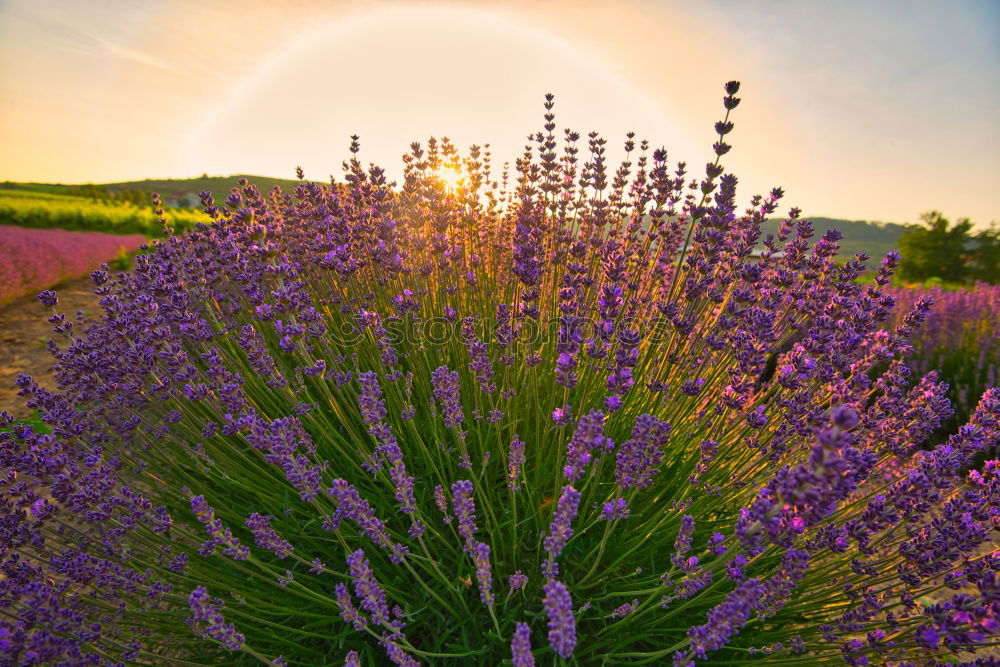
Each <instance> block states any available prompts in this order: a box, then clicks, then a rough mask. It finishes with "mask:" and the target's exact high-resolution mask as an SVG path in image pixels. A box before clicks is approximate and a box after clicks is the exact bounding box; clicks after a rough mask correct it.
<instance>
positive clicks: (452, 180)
mask: <svg viewBox="0 0 1000 667" xmlns="http://www.w3.org/2000/svg"><path fill="white" fill-rule="evenodd" d="M434 177H435V178H437V180H439V181H441V182H442V183H443V184H444V186H445V187H446V188H447V189H448V190H451V191H456V190H460V189H461V188H462V187H463V186H464V185H465V172H464V171H462V170H461V169H459V168H458V167H451V166H444V167H440V168H438V169H436V170H435V171H434Z"/></svg>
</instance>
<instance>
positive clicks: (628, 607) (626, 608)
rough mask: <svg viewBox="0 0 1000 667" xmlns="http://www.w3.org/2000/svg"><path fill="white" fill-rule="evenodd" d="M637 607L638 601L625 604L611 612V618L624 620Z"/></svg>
mask: <svg viewBox="0 0 1000 667" xmlns="http://www.w3.org/2000/svg"><path fill="white" fill-rule="evenodd" d="M638 606H639V600H632V601H631V602H626V603H625V604H623V605H621V606H619V607H617V608H615V610H614V611H612V612H611V618H625V617H626V616H628V615H629V614H631V613H632V612H633V611H635V609H636V607H638Z"/></svg>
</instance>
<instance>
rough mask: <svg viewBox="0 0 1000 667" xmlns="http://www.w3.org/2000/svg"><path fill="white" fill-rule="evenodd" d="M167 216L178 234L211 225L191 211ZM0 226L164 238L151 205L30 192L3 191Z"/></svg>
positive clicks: (201, 216) (203, 217)
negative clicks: (199, 224)
mask: <svg viewBox="0 0 1000 667" xmlns="http://www.w3.org/2000/svg"><path fill="white" fill-rule="evenodd" d="M165 215H166V217H167V219H168V220H169V221H170V223H171V225H172V226H173V228H174V230H176V231H184V230H186V229H190V228H191V227H193V226H194V224H195V223H197V222H207V221H208V217H207V216H205V215H204V214H202V213H200V212H195V211H190V210H180V209H171V210H168V211H167V212H166V213H165ZM0 225H16V226H18V227H26V228H31V229H66V230H72V231H95V232H105V233H108V234H144V235H146V236H161V235H162V234H163V230H162V227H161V225H160V222H159V218H158V217H157V216H156V215H155V214H154V213H153V211H152V208H151V206H149V205H146V206H144V207H140V206H136V205H135V204H133V203H131V202H129V201H119V202H104V203H102V202H99V201H94V200H91V199H84V198H82V197H74V196H68V195H60V194H52V193H45V192H39V191H30V190H8V189H0Z"/></svg>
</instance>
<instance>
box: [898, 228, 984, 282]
mask: <svg viewBox="0 0 1000 667" xmlns="http://www.w3.org/2000/svg"><path fill="white" fill-rule="evenodd" d="M920 220H921V223H922V224H919V225H908V226H907V228H906V231H905V232H903V234H902V235H901V236H900V237H899V240H898V241H897V245H898V246H899V252H900V254H901V255H902V261H901V262H900V265H899V276H900V277H901V278H902V279H904V280H913V281H920V282H923V281H925V280H928V279H930V278H939V279H941V280H942V281H944V282H949V283H966V282H971V281H973V280H983V281H986V282H997V281H998V275H997V269H998V265H1000V261H998V252H1000V229H997V227H996V225H995V224H994V225H993V226H991V227H990V228H989V229H986V230H982V231H980V232H979V233H977V234H972V228H973V225H972V221H971V220H969V219H968V218H962V219H960V220H959V221H958V222H956V223H955V224H952V223H951V221H949V220H948V219H947V218H945V217H944V215H942V214H941V212H940V211H930V212H928V213H924V214H923V215H922V216H920Z"/></svg>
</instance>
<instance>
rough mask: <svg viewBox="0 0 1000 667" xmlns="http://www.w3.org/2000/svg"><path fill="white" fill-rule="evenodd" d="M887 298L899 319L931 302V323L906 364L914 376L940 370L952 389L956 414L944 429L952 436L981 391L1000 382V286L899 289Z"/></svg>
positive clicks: (917, 339)
mask: <svg viewBox="0 0 1000 667" xmlns="http://www.w3.org/2000/svg"><path fill="white" fill-rule="evenodd" d="M888 293H889V294H890V295H892V296H893V297H894V298H895V299H896V313H897V314H898V313H901V312H906V311H907V310H909V309H911V308H912V307H913V305H914V304H915V303H916V302H917V301H918V300H919V299H923V298H930V299H932V300H933V303H934V306H933V308H932V309H931V311H930V314H929V315H928V317H927V321H926V322H925V323H924V325H923V326H922V327H921V328H920V332H919V333H918V334H917V335H915V336H914V337H913V341H912V343H913V352H912V353H911V354H910V355H909V356H908V358H907V359H908V362H907V363H908V365H909V366H910V369H911V370H912V371H913V372H914V373H915V374H916V375H918V376H923V375H926V374H927V373H930V372H931V371H936V372H937V373H938V375H939V376H940V377H941V379H942V380H944V381H945V382H946V383H947V384H948V385H949V390H948V398H949V399H951V401H952V405H953V407H954V408H955V415H954V416H953V417H952V418H950V419H949V420H946V422H945V426H944V428H943V429H942V430H943V431H944V432H946V433H953V432H954V431H955V430H956V429H957V428H958V426H960V425H961V424H964V423H965V422H966V421H968V419H969V417H970V416H971V415H972V413H973V411H974V410H975V409H976V404H977V403H978V402H979V397H980V396H982V394H983V392H984V391H986V390H987V389H988V388H990V387H996V386H997V380H998V379H1000V285H987V284H985V283H977V284H976V285H975V286H974V287H973V288H971V289H963V290H946V289H942V288H940V287H917V288H899V289H893V290H889V291H888ZM890 323H892V321H891V320H890Z"/></svg>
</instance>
